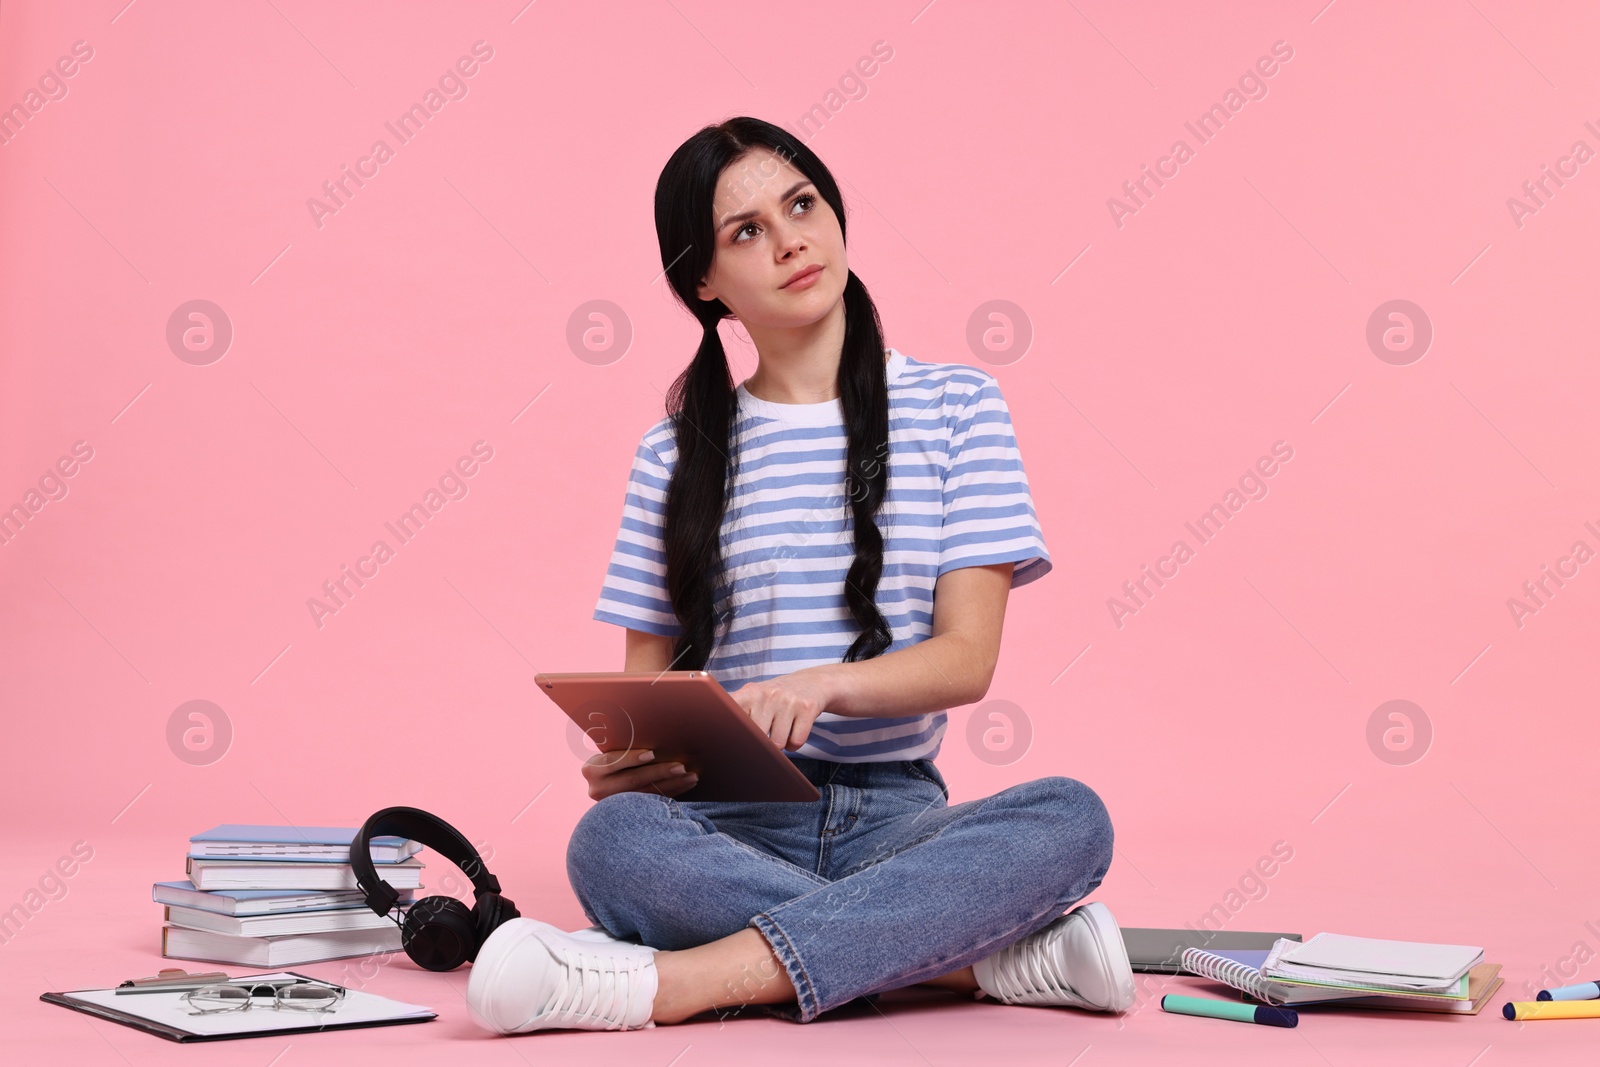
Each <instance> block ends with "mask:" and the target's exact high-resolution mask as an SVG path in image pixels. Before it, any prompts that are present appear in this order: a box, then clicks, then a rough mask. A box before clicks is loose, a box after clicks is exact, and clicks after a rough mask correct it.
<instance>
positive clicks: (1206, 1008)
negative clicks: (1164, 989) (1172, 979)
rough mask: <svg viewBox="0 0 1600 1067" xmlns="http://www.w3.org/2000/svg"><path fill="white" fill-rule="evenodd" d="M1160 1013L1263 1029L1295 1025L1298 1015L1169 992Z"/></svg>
mask: <svg viewBox="0 0 1600 1067" xmlns="http://www.w3.org/2000/svg"><path fill="white" fill-rule="evenodd" d="M1161 1010H1162V1011H1170V1012H1175V1013H1177V1014H1178V1015H1203V1016H1205V1017H1206V1018H1208V1019H1232V1020H1234V1021H1235V1022H1241V1023H1261V1024H1262V1025H1263V1026H1298V1025H1300V1016H1299V1015H1298V1014H1297V1013H1296V1012H1295V1011H1294V1009H1292V1008H1272V1007H1268V1006H1267V1005H1265V1004H1243V1003H1237V1002H1235V1001H1231V1000H1208V999H1206V998H1205V997H1180V996H1178V995H1177V994H1176V993H1168V994H1167V995H1166V996H1164V997H1162V998H1161Z"/></svg>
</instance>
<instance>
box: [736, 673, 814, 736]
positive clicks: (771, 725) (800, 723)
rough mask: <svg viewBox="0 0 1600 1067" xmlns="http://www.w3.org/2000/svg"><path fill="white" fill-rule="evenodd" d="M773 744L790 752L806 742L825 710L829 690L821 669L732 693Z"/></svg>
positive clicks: (762, 683) (744, 687)
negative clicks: (813, 725) (814, 724)
mask: <svg viewBox="0 0 1600 1067" xmlns="http://www.w3.org/2000/svg"><path fill="white" fill-rule="evenodd" d="M731 695H732V697H733V699H734V701H735V702H736V703H737V704H738V705H739V706H740V707H741V708H743V709H744V710H745V712H746V713H748V714H749V716H750V718H751V720H753V721H754V722H755V724H756V725H757V726H759V727H760V728H761V730H762V731H763V732H764V733H765V734H766V735H767V736H768V737H770V738H772V743H773V744H775V745H777V746H778V747H780V748H785V749H788V750H790V751H791V752H792V751H794V750H795V749H797V748H799V747H800V746H801V745H803V744H805V743H806V737H807V736H809V735H810V733H811V724H812V723H814V722H816V721H817V716H818V715H820V714H822V713H823V712H824V711H826V710H827V707H828V701H829V699H831V697H832V687H831V686H830V685H829V684H828V675H827V673H826V671H825V669H824V668H817V667H807V668H806V669H805V670H799V671H795V672H794V673H793V674H785V675H782V676H780V677H778V678H773V679H771V680H770V681H765V682H751V683H749V684H748V685H743V686H740V687H739V688H738V689H736V690H734V692H733V693H732V694H731Z"/></svg>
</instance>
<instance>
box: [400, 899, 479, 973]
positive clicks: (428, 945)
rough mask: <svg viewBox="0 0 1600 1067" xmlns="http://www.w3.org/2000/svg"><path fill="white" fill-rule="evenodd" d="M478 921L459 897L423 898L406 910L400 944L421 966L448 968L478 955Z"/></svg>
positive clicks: (440, 969) (439, 969)
mask: <svg viewBox="0 0 1600 1067" xmlns="http://www.w3.org/2000/svg"><path fill="white" fill-rule="evenodd" d="M477 933H478V931H477V922H476V920H475V918H474V916H473V913H472V910H470V909H468V907H467V906H466V905H465V904H463V903H462V902H461V901H459V900H457V899H456V898H455V897H423V898H422V899H421V900H419V901H417V902H416V903H415V904H413V905H411V908H410V910H409V911H407V912H406V919H405V923H404V924H403V925H402V926H401V927H400V946H401V947H402V948H404V949H405V952H406V955H407V956H409V957H411V959H412V961H413V962H414V963H416V965H417V966H419V967H422V968H425V969H427V970H430V971H448V970H451V969H452V968H455V967H459V966H461V965H462V964H463V963H465V962H467V961H468V960H470V959H472V958H473V957H474V956H476V955H477V954H478V941H477Z"/></svg>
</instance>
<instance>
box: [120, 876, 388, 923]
mask: <svg viewBox="0 0 1600 1067" xmlns="http://www.w3.org/2000/svg"><path fill="white" fill-rule="evenodd" d="M399 893H400V900H399V903H401V904H410V903H411V902H412V900H413V899H414V898H415V896H416V890H414V889H402V890H399ZM364 896H365V894H363V893H362V892H361V891H360V890H359V889H196V888H195V887H194V883H193V882H191V881H189V880H188V879H187V878H185V879H183V880H182V881H178V882H157V883H155V884H154V885H153V886H151V887H150V899H151V900H153V901H155V902H156V903H157V904H176V905H178V906H179V907H184V908H199V909H201V910H202V911H214V912H216V913H217V914H219V915H285V914H291V913H293V912H297V911H324V910H326V909H328V908H353V907H356V906H358V905H361V904H363V903H364V900H363V898H364Z"/></svg>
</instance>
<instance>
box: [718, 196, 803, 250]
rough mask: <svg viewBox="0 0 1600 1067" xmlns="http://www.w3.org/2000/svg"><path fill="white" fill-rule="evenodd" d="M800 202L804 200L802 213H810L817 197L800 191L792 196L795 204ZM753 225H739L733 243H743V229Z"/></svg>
mask: <svg viewBox="0 0 1600 1067" xmlns="http://www.w3.org/2000/svg"><path fill="white" fill-rule="evenodd" d="M802 202H804V204H805V205H806V209H805V211H804V212H802V214H808V213H810V211H811V210H812V208H813V207H814V206H815V204H816V202H817V198H816V196H815V194H813V193H801V194H800V195H799V196H797V197H795V198H794V203H795V206H796V207H798V206H799V205H800V204H801V203H802ZM754 225H755V223H754V222H747V223H745V224H744V225H743V226H740V227H739V229H738V230H736V231H735V232H734V235H733V243H734V244H743V243H744V235H745V231H747V230H749V229H750V227H752V226H754Z"/></svg>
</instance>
